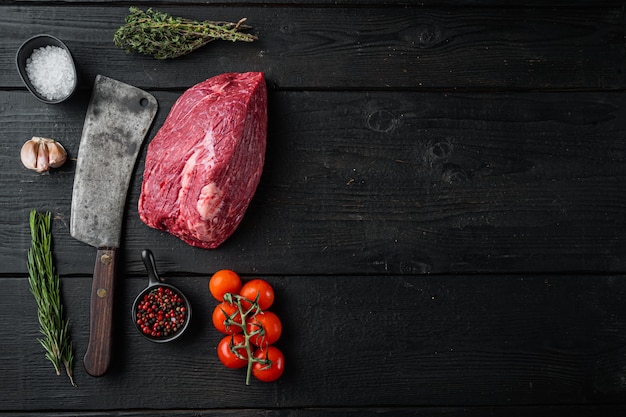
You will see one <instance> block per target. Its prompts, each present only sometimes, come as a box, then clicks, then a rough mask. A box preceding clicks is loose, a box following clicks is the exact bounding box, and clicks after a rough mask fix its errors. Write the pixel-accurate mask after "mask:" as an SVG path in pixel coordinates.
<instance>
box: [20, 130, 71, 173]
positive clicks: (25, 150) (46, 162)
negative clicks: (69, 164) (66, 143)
mask: <svg viewBox="0 0 626 417" xmlns="http://www.w3.org/2000/svg"><path fill="white" fill-rule="evenodd" d="M20 157H21V158H22V163H23V164H24V166H25V167H26V168H28V169H32V170H35V171H37V172H45V171H47V170H49V169H50V168H58V167H60V166H61V165H63V164H64V163H65V160H66V159H67V153H66V152H65V148H64V147H63V145H61V144H60V143H59V142H57V141H55V140H54V139H48V138H42V137H39V136H33V137H32V139H30V140H27V141H26V143H24V145H23V146H22V150H21V152H20Z"/></svg>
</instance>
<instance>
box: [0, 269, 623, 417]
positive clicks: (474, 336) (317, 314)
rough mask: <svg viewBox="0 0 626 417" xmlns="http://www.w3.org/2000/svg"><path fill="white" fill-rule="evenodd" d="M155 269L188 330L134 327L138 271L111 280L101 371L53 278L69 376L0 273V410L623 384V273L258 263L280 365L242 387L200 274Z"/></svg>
mask: <svg viewBox="0 0 626 417" xmlns="http://www.w3.org/2000/svg"><path fill="white" fill-rule="evenodd" d="M157 264H158V259H157ZM246 278H247V277H246ZM166 279H167V280H168V282H170V283H172V284H174V285H177V286H178V287H179V288H181V289H182V290H183V291H185V292H186V294H187V295H188V297H189V298H190V300H191V302H192V305H193V309H194V310H193V317H194V318H193V322H192V326H191V328H190V332H189V333H188V334H186V335H185V336H184V337H183V338H182V339H179V340H178V341H177V342H174V343H172V344H167V345H157V344H153V343H150V342H148V341H146V340H144V339H143V338H141V336H140V335H139V334H137V333H135V330H134V329H133V328H132V323H131V320H130V317H129V311H130V308H131V304H132V301H133V298H134V296H135V294H137V293H138V292H139V291H140V290H141V289H142V288H143V286H144V285H146V283H147V278H145V277H138V276H135V277H124V278H122V279H121V280H120V291H119V292H118V299H117V301H116V306H117V307H116V308H117V310H116V320H117V321H116V326H115V329H116V331H115V338H114V346H115V350H116V352H117V353H116V355H115V357H114V364H113V367H112V369H111V371H110V373H109V374H107V375H106V376H104V377H102V378H92V377H89V376H88V375H86V374H85V372H84V370H83V369H82V363H81V358H82V355H83V354H84V352H85V348H86V343H87V326H88V324H87V323H88V318H87V314H88V311H89V306H88V300H89V297H88V295H89V289H90V281H91V280H90V277H83V276H77V277H71V278H67V277H66V278H64V279H63V287H62V289H63V296H64V301H65V306H66V311H67V314H68V318H69V319H70V320H71V323H72V330H71V332H72V333H71V334H72V339H73V341H74V344H75V350H76V355H77V363H76V367H75V374H76V382H77V384H78V388H74V387H72V386H71V385H70V384H69V382H68V380H67V378H66V377H64V376H57V375H55V373H54V370H53V369H52V367H51V365H49V363H48V362H47V360H46V359H45V358H44V357H43V353H42V350H41V348H40V346H39V345H38V343H37V341H36V338H37V337H38V334H37V319H36V314H35V305H34V301H33V300H32V296H31V294H30V293H29V292H28V283H27V280H26V279H25V278H10V277H6V276H5V277H3V278H1V279H0V281H1V283H2V288H3V294H4V296H2V297H0V326H1V327H2V328H3V329H7V330H8V329H16V331H14V332H13V331H12V332H11V337H4V338H2V339H0V352H1V353H0V368H1V369H2V370H3V374H4V378H5V380H6V381H11V383H7V384H1V385H0V398H2V401H0V410H2V411H18V412H19V411H26V410H39V411H42V412H43V411H53V410H72V412H75V413H78V412H90V411H94V412H95V411H98V410H133V409H135V410H144V409H156V410H169V409H178V410H180V409H181V408H184V409H187V410H196V409H198V410H211V409H222V408H227V409H228V408H243V409H246V408H254V409H256V410H259V409H267V408H271V409H273V410H275V411H274V412H277V411H279V410H289V409H295V408H302V407H303V406H304V405H306V406H307V407H306V408H307V409H313V410H315V409H319V408H323V409H325V408H336V407H341V408H342V409H345V408H348V409H350V408H353V407H355V408H370V407H371V408H370V411H369V412H370V413H371V412H373V410H374V409H375V408H377V407H382V408H385V407H394V408H396V407H399V409H400V410H402V409H404V408H410V407H421V406H430V407H439V406H441V407H449V406H456V407H484V406H485V404H488V405H489V406H490V407H495V408H496V410H497V409H498V408H499V407H506V406H509V405H517V406H523V405H532V406H551V405H582V406H584V405H594V406H596V407H600V406H608V405H610V404H612V403H616V404H622V403H621V402H622V401H623V398H624V394H625V388H624V385H623V383H622V382H621V381H622V380H623V375H624V370H625V367H626V359H625V358H626V355H625V351H624V346H626V309H624V306H623V302H622V298H623V296H624V294H625V292H626V281H624V280H623V279H622V277H621V276H619V275H617V276H584V275H571V276H567V275H557V276H552V275H545V276H523V277H522V276H497V277H494V276H424V277H419V276H413V277H402V276H387V277H384V276H362V275H359V276H288V277H268V278H267V279H268V281H269V282H271V283H272V285H273V286H274V288H275V290H276V294H277V299H276V304H275V306H274V307H272V310H273V311H275V312H276V313H277V314H278V315H279V316H280V317H281V319H282V321H283V329H284V333H283V337H282V338H281V340H280V341H279V342H278V343H277V346H279V347H280V348H281V349H282V350H283V351H284V352H285V355H286V358H287V365H286V371H285V374H284V375H283V377H282V378H281V379H280V380H279V381H278V382H276V383H271V384H265V383H260V382H257V381H253V382H252V383H251V385H250V386H248V387H246V386H245V385H244V372H243V370H232V369H226V368H225V367H223V366H222V365H221V364H220V363H219V362H218V360H217V358H216V356H215V346H216V344H217V342H218V340H219V339H220V336H219V334H218V333H217V332H216V331H215V330H213V329H212V327H211V319H210V314H211V311H212V309H213V307H214V305H215V304H216V302H215V301H214V300H212V299H211V297H210V295H209V293H208V290H207V281H208V278H207V277H184V276H166ZM18 329H19V330H18ZM622 405H623V404H622ZM506 410H508V408H503V409H501V410H500V411H498V412H497V413H496V415H505V411H506ZM580 410H585V408H584V407H583V408H581V409H580ZM580 410H579V412H582V411H580ZM181 411H183V413H184V410H181ZM341 411H342V410H339V411H338V412H341ZM450 414H451V415H454V413H450ZM122 415H124V414H123V413H122ZM209 415H210V413H209ZM304 415H307V414H306V413H305V414H304ZM312 415H315V413H313V414H312ZM365 415H368V414H365ZM441 415H447V414H446V413H443V412H442V413H441ZM470 415H472V414H470ZM475 415H478V414H475ZM512 415H522V414H521V413H519V414H514V413H513V414H512ZM574 415H576V413H574Z"/></svg>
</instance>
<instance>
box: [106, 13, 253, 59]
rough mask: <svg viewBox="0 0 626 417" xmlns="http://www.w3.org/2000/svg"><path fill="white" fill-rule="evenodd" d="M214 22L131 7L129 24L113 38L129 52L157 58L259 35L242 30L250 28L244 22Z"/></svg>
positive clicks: (184, 53) (120, 29)
mask: <svg viewBox="0 0 626 417" xmlns="http://www.w3.org/2000/svg"><path fill="white" fill-rule="evenodd" d="M245 20H246V19H245V18H243V19H241V20H240V21H239V22H237V23H229V22H212V21H203V22H198V21H195V20H189V19H184V18H182V17H173V16H171V15H169V14H168V13H164V12H159V11H157V10H152V8H149V9H148V10H147V11H145V12H144V11H143V10H140V9H139V8H137V7H130V9H129V14H128V16H126V24H125V25H123V26H121V27H120V28H119V29H118V30H117V31H116V32H115V34H114V35H113V42H114V43H115V45H116V46H118V47H120V48H125V49H126V52H132V51H135V52H137V53H140V54H145V55H152V56H154V57H155V58H157V59H167V58H176V57H179V56H182V55H186V54H188V53H190V52H192V51H194V50H196V49H198V48H200V47H201V46H204V45H206V44H207V43H209V42H211V41H214V40H217V39H221V40H226V41H232V42H236V41H243V42H252V41H254V40H256V39H257V37H256V36H254V35H250V34H248V33H243V32H241V30H242V29H250V26H246V25H244V24H243V22H244V21H245Z"/></svg>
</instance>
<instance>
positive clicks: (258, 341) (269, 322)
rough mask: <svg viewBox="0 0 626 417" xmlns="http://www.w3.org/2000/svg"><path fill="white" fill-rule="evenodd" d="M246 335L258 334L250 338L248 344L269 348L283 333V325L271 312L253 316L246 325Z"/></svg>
mask: <svg viewBox="0 0 626 417" xmlns="http://www.w3.org/2000/svg"><path fill="white" fill-rule="evenodd" d="M246 329H247V331H248V334H251V333H253V332H259V333H258V334H255V335H254V336H252V337H250V342H252V344H253V345H255V346H269V345H271V344H273V343H275V342H276V341H277V340H278V339H279V338H280V335H281V333H282V331H283V325H282V323H281V322H280V319H279V318H278V316H277V315H276V314H274V313H272V312H271V311H264V312H262V313H259V314H255V315H254V316H253V317H252V319H251V320H250V321H248V322H247V323H246Z"/></svg>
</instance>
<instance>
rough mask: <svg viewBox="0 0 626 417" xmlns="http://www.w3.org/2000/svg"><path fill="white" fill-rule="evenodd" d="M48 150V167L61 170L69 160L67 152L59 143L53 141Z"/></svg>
mask: <svg viewBox="0 0 626 417" xmlns="http://www.w3.org/2000/svg"><path fill="white" fill-rule="evenodd" d="M52 142H53V143H52V144H50V145H49V146H48V147H47V148H48V165H50V168H59V167H60V166H61V165H63V164H64V163H65V161H66V160H67V152H65V148H64V147H63V145H61V144H60V143H59V142H56V141H52Z"/></svg>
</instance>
